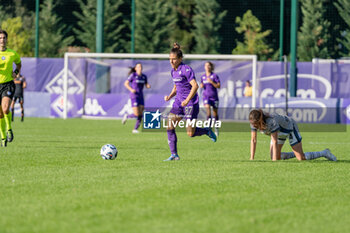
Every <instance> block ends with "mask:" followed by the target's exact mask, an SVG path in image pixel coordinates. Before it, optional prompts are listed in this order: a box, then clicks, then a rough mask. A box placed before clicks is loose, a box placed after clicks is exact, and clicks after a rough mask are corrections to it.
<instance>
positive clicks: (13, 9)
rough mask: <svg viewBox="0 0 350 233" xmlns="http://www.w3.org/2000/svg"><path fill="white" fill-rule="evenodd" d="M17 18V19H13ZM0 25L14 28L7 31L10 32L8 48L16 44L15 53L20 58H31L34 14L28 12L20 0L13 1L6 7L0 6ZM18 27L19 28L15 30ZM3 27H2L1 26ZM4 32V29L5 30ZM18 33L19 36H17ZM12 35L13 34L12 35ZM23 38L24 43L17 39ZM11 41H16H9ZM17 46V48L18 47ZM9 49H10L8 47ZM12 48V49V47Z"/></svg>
mask: <svg viewBox="0 0 350 233" xmlns="http://www.w3.org/2000/svg"><path fill="white" fill-rule="evenodd" d="M14 18H19V19H16V20H15V19H14ZM0 24H1V25H3V24H6V25H9V24H10V25H9V26H10V27H11V24H15V28H9V29H7V30H10V31H12V33H11V34H12V38H11V39H10V38H9V46H10V45H12V44H16V45H15V47H16V48H17V49H16V52H17V53H19V54H20V55H21V56H32V55H33V51H34V49H33V48H34V39H35V37H34V36H35V35H34V27H35V25H34V13H33V12H31V11H28V10H27V9H26V8H25V7H24V6H23V4H22V0H13V1H12V2H11V4H9V5H8V6H6V5H5V4H3V5H1V4H0ZM19 25H21V26H20V28H17V27H18V26H19ZM2 27H3V26H2ZM6 27H7V26H6ZM5 30H6V29H5ZM17 32H20V33H21V34H20V35H17ZM13 33H14V34H13ZM22 36H24V38H25V40H26V41H22V40H23V39H20V38H19V37H22ZM12 39H14V40H16V42H15V41H11V40H12ZM18 46H19V47H18ZM9 48H11V47H9ZM12 48H13V47H12Z"/></svg>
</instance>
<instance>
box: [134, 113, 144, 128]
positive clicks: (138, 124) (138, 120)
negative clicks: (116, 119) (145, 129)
mask: <svg viewBox="0 0 350 233" xmlns="http://www.w3.org/2000/svg"><path fill="white" fill-rule="evenodd" d="M141 121H142V115H141V116H138V117H137V120H136V124H135V128H134V129H138V128H139V127H140V124H141Z"/></svg>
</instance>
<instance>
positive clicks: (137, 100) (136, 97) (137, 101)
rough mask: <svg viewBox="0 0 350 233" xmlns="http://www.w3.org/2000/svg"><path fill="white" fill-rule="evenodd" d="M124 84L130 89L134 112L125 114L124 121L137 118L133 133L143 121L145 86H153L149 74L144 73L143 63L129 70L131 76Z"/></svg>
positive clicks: (136, 131)
mask: <svg viewBox="0 0 350 233" xmlns="http://www.w3.org/2000/svg"><path fill="white" fill-rule="evenodd" d="M124 86H125V87H126V88H127V89H128V90H129V91H130V99H131V107H132V111H133V113H132V114H130V115H128V114H125V115H124V117H123V120H122V123H123V124H125V123H126V121H127V119H128V118H129V117H132V118H137V120H136V124H135V127H134V129H133V130H132V132H133V133H138V132H139V131H138V130H137V129H138V128H139V126H140V124H141V121H142V115H143V110H144V108H145V103H144V99H143V87H144V86H146V88H151V85H149V83H148V81H147V76H146V75H145V74H143V73H142V65H141V63H137V64H136V65H135V66H134V67H132V68H131V69H130V71H129V77H128V79H127V80H126V81H125V83H124Z"/></svg>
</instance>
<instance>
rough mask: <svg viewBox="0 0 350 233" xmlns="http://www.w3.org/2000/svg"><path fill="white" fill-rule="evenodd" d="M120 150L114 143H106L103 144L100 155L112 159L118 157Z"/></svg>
mask: <svg viewBox="0 0 350 233" xmlns="http://www.w3.org/2000/svg"><path fill="white" fill-rule="evenodd" d="M117 154H118V150H117V147H115V145H112V144H106V145H104V146H102V148H101V152H100V155H101V157H102V158H103V159H105V160H112V159H115V158H117Z"/></svg>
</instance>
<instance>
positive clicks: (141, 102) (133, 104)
mask: <svg viewBox="0 0 350 233" xmlns="http://www.w3.org/2000/svg"><path fill="white" fill-rule="evenodd" d="M130 99H131V107H138V106H140V105H143V106H144V105H145V101H144V99H143V96H137V97H132V98H130Z"/></svg>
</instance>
